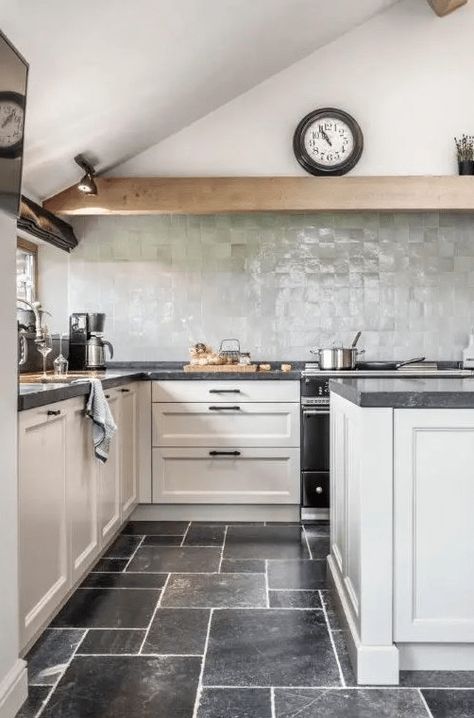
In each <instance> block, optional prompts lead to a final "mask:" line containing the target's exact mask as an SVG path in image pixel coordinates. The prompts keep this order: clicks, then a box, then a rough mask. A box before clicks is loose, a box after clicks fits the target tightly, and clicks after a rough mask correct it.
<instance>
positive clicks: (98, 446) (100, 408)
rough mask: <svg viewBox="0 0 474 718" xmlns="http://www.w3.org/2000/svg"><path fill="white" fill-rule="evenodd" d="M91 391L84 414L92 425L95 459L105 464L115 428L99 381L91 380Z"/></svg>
mask: <svg viewBox="0 0 474 718" xmlns="http://www.w3.org/2000/svg"><path fill="white" fill-rule="evenodd" d="M90 382H91V390H90V394H89V399H88V400H87V407H86V414H87V416H89V417H90V418H91V419H92V421H93V423H94V425H93V428H92V438H93V441H94V451H95V455H96V457H97V458H98V459H99V460H100V461H102V463H104V464H105V462H106V461H107V459H108V458H109V447H110V440H111V439H112V436H113V435H114V434H115V432H116V431H117V426H116V424H115V421H114V417H113V416H112V412H111V411H110V407H109V404H108V401H107V399H106V398H105V394H104V389H103V387H102V382H101V381H100V379H91V380H90Z"/></svg>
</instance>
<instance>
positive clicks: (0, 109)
mask: <svg viewBox="0 0 474 718" xmlns="http://www.w3.org/2000/svg"><path fill="white" fill-rule="evenodd" d="M24 119H25V98H24V96H23V95H20V94H19V93H18V92H11V91H10V90H4V91H0V157H4V158H6V159H15V158H16V157H19V156H20V155H21V149H22V146H23V125H24Z"/></svg>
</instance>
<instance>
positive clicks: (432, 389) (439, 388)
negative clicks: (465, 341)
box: [329, 377, 474, 409]
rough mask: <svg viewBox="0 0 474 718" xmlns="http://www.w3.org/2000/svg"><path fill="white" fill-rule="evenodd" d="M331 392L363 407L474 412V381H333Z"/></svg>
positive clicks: (470, 379) (466, 379)
mask: <svg viewBox="0 0 474 718" xmlns="http://www.w3.org/2000/svg"><path fill="white" fill-rule="evenodd" d="M329 386H330V390H331V392H332V393H334V394H338V395H339V396H342V397H344V399H347V400H348V401H350V402H352V403H353V404H356V405H357V406H362V407H388V408H392V409H474V378H472V377H466V378H460V379H459V378H449V379H440V378H436V377H424V378H415V377H411V378H400V379H388V378H387V379H331V381H330V384H329Z"/></svg>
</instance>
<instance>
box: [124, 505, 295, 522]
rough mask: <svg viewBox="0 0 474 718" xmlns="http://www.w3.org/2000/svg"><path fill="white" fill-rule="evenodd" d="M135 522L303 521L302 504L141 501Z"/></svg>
mask: <svg viewBox="0 0 474 718" xmlns="http://www.w3.org/2000/svg"><path fill="white" fill-rule="evenodd" d="M130 518H131V519H132V520H134V521H282V522H284V521H299V520H300V506H299V505H298V504H296V505H295V504H281V505H275V504H271V505H266V504H259V505H256V504H140V505H139V506H137V508H136V509H135V511H134V512H133V514H132V515H131V517H130Z"/></svg>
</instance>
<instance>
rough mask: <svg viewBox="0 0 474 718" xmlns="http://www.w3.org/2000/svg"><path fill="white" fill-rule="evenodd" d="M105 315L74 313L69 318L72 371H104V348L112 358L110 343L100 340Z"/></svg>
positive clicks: (70, 363)
mask: <svg viewBox="0 0 474 718" xmlns="http://www.w3.org/2000/svg"><path fill="white" fill-rule="evenodd" d="M104 325H105V314H102V313H92V314H86V313H85V312H82V313H81V312H76V313H74V314H71V316H70V318H69V368H70V369H72V370H76V371H77V370H84V369H105V351H104V349H105V347H106V346H108V347H109V350H110V358H111V359H112V357H113V347H112V345H111V344H110V342H106V341H104V340H103V339H102V334H103V332H104Z"/></svg>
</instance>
